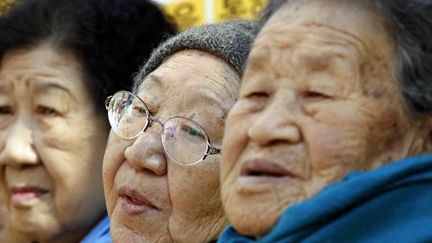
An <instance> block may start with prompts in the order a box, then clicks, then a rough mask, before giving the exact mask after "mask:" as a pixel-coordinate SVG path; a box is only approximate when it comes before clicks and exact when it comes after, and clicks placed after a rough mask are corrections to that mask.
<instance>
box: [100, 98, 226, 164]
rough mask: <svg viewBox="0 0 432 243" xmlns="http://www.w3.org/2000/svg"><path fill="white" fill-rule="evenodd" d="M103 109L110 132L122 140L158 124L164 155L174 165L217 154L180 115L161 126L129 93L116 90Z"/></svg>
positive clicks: (202, 133)
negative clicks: (104, 109) (174, 163)
mask: <svg viewBox="0 0 432 243" xmlns="http://www.w3.org/2000/svg"><path fill="white" fill-rule="evenodd" d="M105 107H106V109H107V110H108V120H109V122H110V125H111V128H112V130H113V132H114V133H115V134H116V135H117V136H119V137H121V138H124V139H134V138H137V137H138V136H140V135H141V134H142V133H144V132H145V131H146V129H147V128H149V127H151V126H152V125H153V124H154V123H157V124H159V125H160V126H161V127H162V131H161V133H160V135H161V140H162V146H163V148H164V150H165V153H166V154H167V155H168V156H169V157H170V158H171V160H173V161H174V162H176V163H178V164H181V165H193V164H197V163H198V162H201V161H202V160H204V159H205V158H206V157H207V156H208V155H214V154H219V153H220V149H218V148H215V147H214V146H213V145H211V143H210V140H209V138H208V136H207V133H206V132H205V131H204V129H203V128H202V127H201V126H200V125H199V124H198V123H196V122H194V121H192V120H190V119H188V118H185V117H181V116H175V117H171V118H169V119H168V120H167V121H165V123H162V122H161V121H159V120H158V119H156V118H154V117H152V116H151V115H150V113H149V110H148V108H147V106H146V104H145V103H144V101H143V100H141V99H140V98H139V97H138V96H136V95H135V94H133V93H131V92H128V91H119V92H117V93H115V94H114V95H112V96H110V97H108V98H107V99H106V101H105Z"/></svg>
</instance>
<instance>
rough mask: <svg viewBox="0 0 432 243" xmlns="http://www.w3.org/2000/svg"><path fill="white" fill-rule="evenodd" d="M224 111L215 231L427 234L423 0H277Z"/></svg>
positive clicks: (429, 139) (428, 108) (430, 124)
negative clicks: (222, 219)
mask: <svg viewBox="0 0 432 243" xmlns="http://www.w3.org/2000/svg"><path fill="white" fill-rule="evenodd" d="M269 10H270V11H269V12H267V14H266V17H269V16H271V17H270V18H269V19H268V21H267V22H266V23H265V25H264V27H263V28H262V29H261V31H260V33H259V34H258V36H257V38H256V40H255V43H254V45H253V47H252V50H251V53H250V56H249V59H248V64H247V67H246V69H245V73H244V76H243V79H242V86H241V89H240V98H239V100H238V102H237V103H236V104H235V105H234V107H233V108H232V110H231V111H230V113H229V115H228V117H227V123H226V129H225V135H224V136H225V137H224V144H223V146H224V150H222V155H221V177H222V178H221V180H222V185H221V187H222V192H221V195H222V201H223V203H224V208H225V212H226V213H227V216H228V219H229V220H230V222H231V223H232V227H230V228H228V229H227V230H225V232H224V234H223V236H222V237H221V239H220V241H221V242H224V243H225V242H252V241H255V240H258V241H259V242H368V243H370V242H377V243H378V242H432V230H431V226H430V225H431V222H432V203H431V202H432V190H431V189H432V155H431V154H430V152H431V151H432V85H431V84H432V83H431V80H432V66H431V65H432V2H431V1H426V0H412V1H405V0H390V1H387V0H368V1H364V0H352V1H345V0H277V1H271V2H270V8H269Z"/></svg>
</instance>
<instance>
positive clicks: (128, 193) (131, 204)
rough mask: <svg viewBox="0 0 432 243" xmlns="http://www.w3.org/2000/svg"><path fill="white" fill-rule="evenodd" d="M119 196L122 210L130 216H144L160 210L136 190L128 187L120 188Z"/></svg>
mask: <svg viewBox="0 0 432 243" xmlns="http://www.w3.org/2000/svg"><path fill="white" fill-rule="evenodd" d="M118 196H119V198H120V201H121V207H122V209H123V210H124V211H125V212H127V213H129V214H142V213H147V212H150V211H154V210H160V209H159V208H157V207H156V206H155V205H154V204H153V203H151V202H150V201H149V200H148V199H147V198H145V197H144V195H142V194H141V193H139V192H138V191H136V190H133V189H130V188H128V187H122V188H120V190H119V192H118Z"/></svg>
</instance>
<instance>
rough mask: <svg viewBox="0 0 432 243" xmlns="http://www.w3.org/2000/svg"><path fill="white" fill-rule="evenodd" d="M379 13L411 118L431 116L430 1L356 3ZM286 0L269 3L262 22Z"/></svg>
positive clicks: (431, 40)
mask: <svg viewBox="0 0 432 243" xmlns="http://www.w3.org/2000/svg"><path fill="white" fill-rule="evenodd" d="M359 1H361V2H364V3H366V4H368V5H370V6H372V7H374V8H375V9H376V10H377V11H378V13H380V14H383V16H384V17H385V18H386V19H387V21H388V23H389V24H390V26H391V28H392V30H393V33H392V34H393V37H394V40H395V43H396V47H397V50H396V60H395V65H396V66H395V67H396V72H397V73H396V74H397V76H396V77H397V81H398V83H399V86H400V89H401V92H402V94H403V97H404V98H405V101H406V103H407V105H408V107H409V109H410V111H411V112H412V113H413V114H414V115H419V116H430V115H432V1H430V0H409V1H407V0H367V1H365V0H359ZM287 2H290V0H270V2H269V3H268V5H267V7H266V8H265V10H264V11H263V14H262V16H263V17H262V21H263V22H265V21H267V20H268V19H269V18H270V16H271V15H272V14H273V13H274V12H275V11H277V9H279V8H280V7H281V6H282V5H284V4H285V3H287Z"/></svg>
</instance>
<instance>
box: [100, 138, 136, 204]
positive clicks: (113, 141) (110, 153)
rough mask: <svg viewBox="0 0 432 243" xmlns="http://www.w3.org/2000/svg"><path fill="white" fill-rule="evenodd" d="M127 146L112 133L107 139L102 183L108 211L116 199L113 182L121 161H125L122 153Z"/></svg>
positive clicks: (127, 144)
mask: <svg viewBox="0 0 432 243" xmlns="http://www.w3.org/2000/svg"><path fill="white" fill-rule="evenodd" d="M128 146H129V143H128V142H127V141H125V140H124V139H121V138H118V137H117V136H115V135H114V134H113V133H111V134H110V137H109V139H108V143H107V147H106V150H105V155H104V159H103V169H102V170H103V183H104V192H105V199H106V201H107V202H106V203H107V207H108V211H109V212H111V211H112V205H114V200H115V198H116V197H117V195H116V193H115V192H114V191H113V189H114V188H113V187H114V180H115V177H116V174H117V172H118V171H119V169H120V167H121V165H122V164H123V161H125V157H124V151H125V150H126V148H127V147H128Z"/></svg>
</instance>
